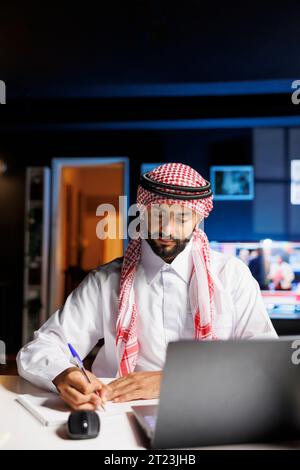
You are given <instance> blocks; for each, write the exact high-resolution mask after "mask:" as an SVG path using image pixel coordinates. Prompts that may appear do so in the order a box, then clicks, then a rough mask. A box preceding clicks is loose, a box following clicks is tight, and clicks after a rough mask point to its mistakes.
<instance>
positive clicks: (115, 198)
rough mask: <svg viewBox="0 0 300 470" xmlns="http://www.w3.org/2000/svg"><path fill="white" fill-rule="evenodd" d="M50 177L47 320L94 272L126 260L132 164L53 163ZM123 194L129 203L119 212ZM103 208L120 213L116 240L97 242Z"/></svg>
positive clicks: (97, 160)
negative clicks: (100, 208) (100, 212)
mask: <svg viewBox="0 0 300 470" xmlns="http://www.w3.org/2000/svg"><path fill="white" fill-rule="evenodd" d="M52 178H53V179H52V224H51V225H52V230H51V253H50V263H51V267H50V269H51V272H50V288H49V312H48V314H49V316H50V315H51V314H52V313H54V312H55V311H56V310H57V309H58V308H60V307H61V306H62V305H63V304H64V301H65V299H66V298H67V296H68V295H69V294H70V292H72V290H74V289H75V288H76V287H77V285H78V284H79V283H80V282H81V281H82V279H83V278H84V277H85V276H86V275H87V273H88V272H89V271H90V270H92V269H94V268H96V267H97V266H99V265H101V264H104V263H108V262H109V261H111V260H113V259H114V258H117V257H119V256H123V253H124V249H125V248H126V244H127V243H126V242H127V237H126V236H125V233H126V229H127V209H128V197H129V194H128V193H129V162H128V159H127V158H126V157H113V158H55V159H53V161H52ZM123 195H124V196H127V204H126V206H124V205H123V206H122V207H119V196H123ZM103 203H106V204H112V205H113V206H114V208H115V209H116V213H115V218H116V220H115V224H116V228H117V231H116V234H117V236H116V238H114V239H111V238H107V239H104V240H103V239H99V238H98V237H97V234H96V227H97V223H98V222H99V220H100V218H99V216H97V215H96V210H97V207H98V206H99V205H100V204H103ZM120 233H121V234H124V235H123V237H120V236H119V235H120Z"/></svg>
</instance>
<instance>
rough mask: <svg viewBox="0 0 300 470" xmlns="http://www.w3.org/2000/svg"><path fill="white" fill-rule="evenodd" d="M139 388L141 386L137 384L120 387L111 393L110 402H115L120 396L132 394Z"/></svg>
mask: <svg viewBox="0 0 300 470" xmlns="http://www.w3.org/2000/svg"><path fill="white" fill-rule="evenodd" d="M138 388H139V384H138V383H137V382H134V383H128V384H125V385H124V386H123V387H118V388H116V389H115V390H113V391H112V392H111V395H110V400H114V399H115V398H117V397H119V396H120V395H124V394H126V393H131V392H133V391H135V390H137V389H138Z"/></svg>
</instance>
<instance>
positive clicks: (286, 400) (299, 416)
mask: <svg viewBox="0 0 300 470" xmlns="http://www.w3.org/2000/svg"><path fill="white" fill-rule="evenodd" d="M293 345H294V347H293ZM298 349H299V351H300V342H299V346H298ZM296 354H297V350H295V344H294V342H293V340H287V339H284V340H281V339H276V340H267V341H266V340H265V341H263V340H250V341H249V340H248V341H232V340H230V341H180V342H174V343H169V345H168V349H167V356H166V363H165V368H164V375H163V381H162V387H161V394H160V402H159V406H158V415H157V419H156V427H155V432H154V438H153V440H152V447H154V448H176V447H190V446H209V445H219V444H220V445H221V444H230V443H242V442H262V441H267V440H271V441H273V440H277V439H281V440H284V439H287V438H291V437H294V438H300V424H299V422H300V368H299V367H300V366H298V364H296V363H295V361H294V360H293V359H295V358H296ZM299 358H300V354H299ZM296 362H297V361H296Z"/></svg>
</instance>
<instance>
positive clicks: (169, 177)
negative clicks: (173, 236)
mask: <svg viewBox="0 0 300 470" xmlns="http://www.w3.org/2000/svg"><path fill="white" fill-rule="evenodd" d="M148 176H149V177H150V178H151V179H153V180H155V181H157V182H161V183H169V184H174V185H179V186H192V187H200V186H205V185H206V184H207V183H206V181H205V179H204V178H203V177H202V176H201V175H200V174H199V173H198V172H197V171H196V170H194V169H193V168H191V167H190V166H188V165H184V164H182V163H166V164H164V165H160V166H158V167H157V168H155V169H154V170H153V171H151V172H150V173H148ZM162 203H170V204H180V205H183V206H185V207H189V208H190V209H192V210H193V211H195V212H197V213H199V214H201V215H202V216H204V217H208V215H209V213H210V211H211V210H212V207H213V203H212V196H210V197H208V198H206V199H189V200H182V199H167V198H165V197H162V196H160V195H157V194H154V193H152V192H150V191H148V190H147V189H144V188H143V187H142V186H141V185H139V186H138V193H137V205H138V206H140V205H144V206H146V207H148V206H149V205H151V204H162ZM191 252H192V256H193V269H192V275H191V281H190V284H189V297H190V303H191V308H192V311H193V318H194V327H195V339H197V340H201V339H215V335H214V332H213V327H212V318H213V293H214V284H213V279H212V276H211V272H210V256H209V244H208V240H207V237H206V235H205V233H204V232H203V231H202V230H201V229H199V228H198V227H196V228H195V229H194V232H193V235H192V250H191ZM140 256H141V238H138V239H134V240H131V241H130V242H129V244H128V247H127V249H126V252H125V256H124V260H123V265H122V270H121V279H120V295H119V313H118V319H117V334H116V346H117V352H118V357H119V364H120V365H119V370H118V376H123V375H126V374H128V373H130V372H132V371H133V370H134V368H135V366H136V363H137V358H138V353H139V343H138V338H137V329H136V326H137V316H138V311H137V305H136V302H135V295H134V288H133V285H134V278H135V274H136V270H137V267H138V264H139V260H140ZM200 286H201V289H200Z"/></svg>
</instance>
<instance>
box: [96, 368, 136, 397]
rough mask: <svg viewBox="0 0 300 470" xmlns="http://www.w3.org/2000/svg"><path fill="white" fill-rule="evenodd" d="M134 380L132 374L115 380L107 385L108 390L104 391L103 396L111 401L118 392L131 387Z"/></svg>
mask: <svg viewBox="0 0 300 470" xmlns="http://www.w3.org/2000/svg"><path fill="white" fill-rule="evenodd" d="M133 380H134V378H133V376H131V375H130V374H129V375H126V376H125V377H121V378H119V379H116V380H113V381H112V382H110V383H109V384H108V385H106V388H105V389H104V390H103V395H104V396H105V397H107V398H108V399H109V400H110V399H111V396H112V395H113V393H115V392H116V391H117V390H120V389H122V388H123V387H125V386H128V385H130V384H131V383H132V382H133ZM101 395H102V393H101Z"/></svg>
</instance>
